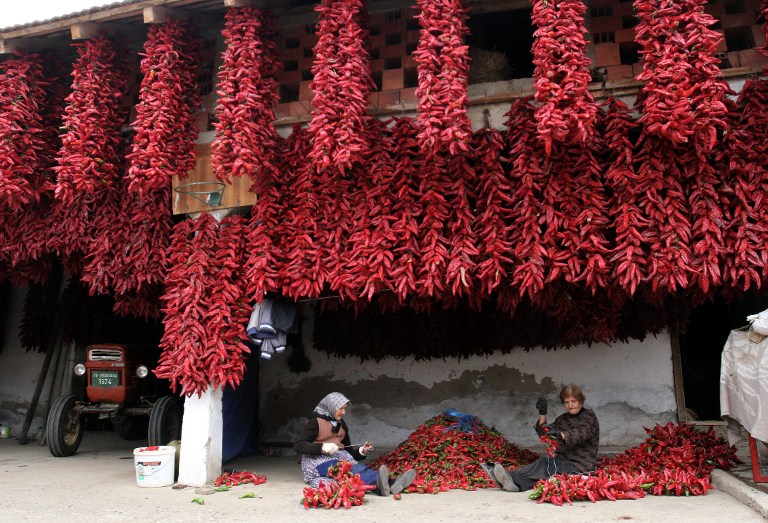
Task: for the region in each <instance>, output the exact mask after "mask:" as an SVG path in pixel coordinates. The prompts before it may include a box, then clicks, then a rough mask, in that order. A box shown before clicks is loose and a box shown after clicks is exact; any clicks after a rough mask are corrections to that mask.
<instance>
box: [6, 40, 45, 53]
mask: <svg viewBox="0 0 768 523" xmlns="http://www.w3.org/2000/svg"><path fill="white" fill-rule="evenodd" d="M56 45H57V42H56V41H55V40H52V39H50V38H9V39H5V38H0V55H3V54H11V53H13V52H14V51H26V52H28V53H41V52H43V51H51V50H53V49H55V47H56Z"/></svg>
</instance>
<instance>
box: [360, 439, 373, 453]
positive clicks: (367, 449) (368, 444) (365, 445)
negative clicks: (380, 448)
mask: <svg viewBox="0 0 768 523" xmlns="http://www.w3.org/2000/svg"><path fill="white" fill-rule="evenodd" d="M372 451H373V444H372V443H371V442H370V441H366V442H365V443H363V446H362V447H360V450H359V451H358V452H360V455H361V456H367V455H368V454H370V453H371V452H372Z"/></svg>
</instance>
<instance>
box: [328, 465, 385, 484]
mask: <svg viewBox="0 0 768 523" xmlns="http://www.w3.org/2000/svg"><path fill="white" fill-rule="evenodd" d="M338 462H339V460H337V459H331V460H328V461H326V462H325V463H321V464H320V465H318V466H317V467H315V469H316V470H317V473H318V474H320V475H321V476H323V477H326V478H327V477H328V469H330V468H331V467H333V466H334V465H336V464H337V463H338ZM351 470H352V474H360V479H361V480H362V481H363V483H365V484H366V485H375V484H376V476H377V472H376V471H375V470H373V469H372V468H371V467H369V466H367V465H363V464H362V463H355V464H354V465H352V469H351Z"/></svg>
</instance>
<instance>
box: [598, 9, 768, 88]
mask: <svg viewBox="0 0 768 523" xmlns="http://www.w3.org/2000/svg"><path fill="white" fill-rule="evenodd" d="M759 10H760V0H728V1H727V2H726V1H725V0H717V1H715V2H712V3H710V4H707V6H706V7H705V11H706V12H707V13H709V14H711V15H712V16H713V17H715V18H716V19H717V20H718V23H717V24H716V25H714V26H713V29H715V30H717V31H718V32H719V33H720V34H722V35H723V40H722V41H721V42H720V44H719V45H718V47H717V52H718V53H719V55H718V56H720V58H721V60H722V62H721V64H722V65H721V66H722V67H723V68H730V67H754V66H758V65H762V64H764V63H766V58H765V57H764V56H762V55H761V54H760V53H758V52H757V51H755V50H754V47H760V46H763V45H765V38H764V36H763V34H762V32H761V31H760V26H759V25H758V24H757V15H758V13H759ZM589 14H590V15H591V16H590V20H589V28H590V32H591V35H590V37H591V38H590V40H591V41H592V42H594V44H595V45H594V56H593V61H594V65H595V67H601V68H605V70H606V71H607V80H610V81H621V80H627V79H631V78H632V77H633V76H636V75H637V74H638V73H639V72H640V71H642V65H641V64H640V57H639V56H637V51H638V50H639V47H638V46H637V44H635V43H634V38H635V32H634V29H633V27H634V25H635V24H636V23H637V19H636V18H635V17H634V14H633V7H632V2H629V1H620V0H599V1H597V2H590V13H589Z"/></svg>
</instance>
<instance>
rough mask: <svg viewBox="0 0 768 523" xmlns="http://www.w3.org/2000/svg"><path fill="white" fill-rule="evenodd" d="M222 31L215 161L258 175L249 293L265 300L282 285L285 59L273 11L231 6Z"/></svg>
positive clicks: (223, 169) (231, 170) (218, 170)
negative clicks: (281, 77)
mask: <svg viewBox="0 0 768 523" xmlns="http://www.w3.org/2000/svg"><path fill="white" fill-rule="evenodd" d="M222 34H223V36H224V40H225V43H226V46H227V47H226V50H225V51H224V54H223V56H222V67H221V68H220V70H219V74H218V76H219V88H218V94H219V97H218V102H217V105H216V115H217V119H218V121H217V122H216V123H214V127H215V129H216V139H215V140H214V143H213V154H212V156H211V163H212V166H213V171H214V174H215V175H216V176H217V178H218V179H219V180H221V181H224V182H229V177H230V176H235V177H239V176H243V175H247V176H248V177H249V178H250V179H251V180H252V181H253V185H252V190H253V191H254V192H256V194H257V195H258V199H259V203H258V204H257V205H254V207H253V212H252V224H251V227H249V244H250V249H251V254H250V256H249V258H248V261H247V262H246V266H245V270H246V271H247V274H248V278H247V280H246V281H247V282H248V289H249V290H248V293H249V295H250V296H251V297H252V299H253V300H258V301H261V300H262V299H263V298H264V295H265V293H266V292H274V291H275V290H276V281H275V276H274V272H275V267H276V266H277V261H276V260H277V256H276V252H275V251H276V249H275V245H274V243H273V242H272V238H273V236H274V235H273V234H272V230H273V229H274V228H275V227H276V225H277V221H278V218H279V216H278V215H277V207H276V201H277V198H278V196H279V195H278V193H277V191H276V182H277V178H278V177H279V176H280V170H279V168H278V166H277V164H278V161H279V160H278V156H277V152H278V150H279V144H280V141H281V139H280V137H279V136H278V134H277V131H276V130H275V128H274V126H273V124H272V121H273V120H274V119H275V114H274V106H275V104H276V103H277V99H278V85H277V79H276V74H277V73H278V72H279V70H280V68H281V65H280V61H279V57H278V56H277V50H276V45H277V44H276V40H275V28H274V20H273V18H272V16H271V14H270V13H268V12H264V11H262V10H260V9H256V8H253V7H243V8H230V9H229V10H228V11H227V14H226V25H225V27H224V31H223V32H222Z"/></svg>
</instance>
